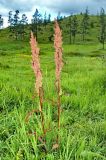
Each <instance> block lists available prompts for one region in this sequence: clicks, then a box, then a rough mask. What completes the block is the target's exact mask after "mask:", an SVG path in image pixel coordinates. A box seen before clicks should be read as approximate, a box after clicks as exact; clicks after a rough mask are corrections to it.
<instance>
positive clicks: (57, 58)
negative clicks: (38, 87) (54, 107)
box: [54, 20, 63, 141]
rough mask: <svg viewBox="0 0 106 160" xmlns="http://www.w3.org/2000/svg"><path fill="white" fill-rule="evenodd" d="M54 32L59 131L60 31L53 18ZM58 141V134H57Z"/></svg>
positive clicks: (61, 65) (61, 64) (61, 63)
mask: <svg viewBox="0 0 106 160" xmlns="http://www.w3.org/2000/svg"><path fill="white" fill-rule="evenodd" d="M54 31H55V34H54V48H55V66H56V70H55V76H56V89H57V94H58V131H60V113H61V83H60V82H61V80H60V78H61V70H62V67H63V61H62V51H63V49H62V31H61V29H60V27H59V24H58V22H57V21H56V20H55V29H54ZM57 141H59V136H57Z"/></svg>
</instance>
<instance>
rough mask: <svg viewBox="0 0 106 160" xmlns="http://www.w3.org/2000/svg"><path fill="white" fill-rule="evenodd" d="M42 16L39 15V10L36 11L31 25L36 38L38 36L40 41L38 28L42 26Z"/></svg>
mask: <svg viewBox="0 0 106 160" xmlns="http://www.w3.org/2000/svg"><path fill="white" fill-rule="evenodd" d="M41 22H42V20H41V14H40V13H39V11H38V9H36V11H35V13H34V15H33V18H32V24H31V30H32V32H33V33H34V36H36V39H38V29H39V28H38V27H39V25H40V24H41Z"/></svg>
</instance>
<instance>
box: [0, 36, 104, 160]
mask: <svg viewBox="0 0 106 160" xmlns="http://www.w3.org/2000/svg"><path fill="white" fill-rule="evenodd" d="M40 47H41V56H40V57H41V67H42V71H43V76H44V78H43V86H44V96H45V99H46V100H47V99H53V100H54V101H55V100H56V91H55V87H54V83H55V77H54V73H55V65H54V48H53V45H52V44H40ZM63 48H64V53H63V58H64V68H63V71H62V77H61V79H62V97H61V99H62V106H61V107H62V112H61V132H60V135H61V140H60V148H59V149H58V150H52V144H55V137H56V131H55V130H54V129H53V130H52V131H51V132H48V133H47V136H46V140H47V146H46V147H47V153H46V152H45V150H44V148H43V146H42V145H41V144H40V143H39V142H37V140H36V138H35V136H34V135H33V134H32V135H29V134H28V133H29V132H33V131H35V130H37V132H38V133H39V135H40V134H41V123H40V119H39V115H36V114H34V115H33V116H32V117H31V118H30V121H29V123H26V122H25V117H26V115H27V113H28V112H30V111H31V110H33V109H37V108H38V107H39V106H38V99H37V98H36V97H35V99H33V95H34V82H35V78H34V74H33V71H32V68H31V52H30V46H29V43H28V42H15V41H14V42H13V41H12V40H8V41H5V39H4V41H3V40H2V41H0V111H1V113H0V125H1V126H0V128H1V129H0V130H1V133H0V138H1V144H0V155H1V160H41V159H45V160H56V159H57V160H106V58H105V53H106V50H104V51H103V50H101V45H100V44H89V45H65V44H64V45H63ZM44 108H45V109H44V112H45V115H46V126H48V125H49V124H50V127H51V128H53V127H55V126H56V124H57V122H56V117H57V115H56V113H57V108H56V105H55V104H54V105H53V104H51V103H50V102H47V101H45V103H44Z"/></svg>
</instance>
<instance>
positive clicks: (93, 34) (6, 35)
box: [0, 15, 100, 44]
mask: <svg viewBox="0 0 106 160" xmlns="http://www.w3.org/2000/svg"><path fill="white" fill-rule="evenodd" d="M82 16H83V15H77V20H78V32H77V36H76V42H75V43H76V44H79V43H80V44H82V43H97V42H98V36H99V31H100V26H99V17H98V16H94V15H90V16H89V18H90V19H89V33H88V35H87V36H86V41H85V42H83V41H82V39H81V33H80V31H81V21H82ZM69 18H70V17H65V18H63V19H62V20H60V21H59V24H60V27H61V29H62V32H63V42H64V43H67V44H68V43H69V37H70V25H69V24H70V22H69ZM30 28H31V25H30V24H29V25H27V26H25V32H26V34H25V39H24V41H29V37H30V31H31V29H30ZM53 34H54V24H53V22H51V23H48V24H47V25H46V27H45V26H44V25H43V24H41V25H40V27H39V30H38V41H39V42H40V43H50V42H52V41H53ZM11 35H12V34H11V32H9V27H8V28H6V29H3V30H0V39H4V40H5V39H7V40H8V39H13V38H14V37H12V36H11Z"/></svg>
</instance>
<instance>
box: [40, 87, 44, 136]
mask: <svg viewBox="0 0 106 160" xmlns="http://www.w3.org/2000/svg"><path fill="white" fill-rule="evenodd" d="M39 102H40V113H41V124H42V130H43V134H44V135H45V127H44V114H43V95H42V88H40V89H39Z"/></svg>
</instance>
